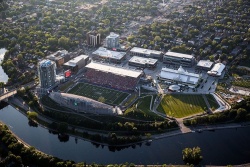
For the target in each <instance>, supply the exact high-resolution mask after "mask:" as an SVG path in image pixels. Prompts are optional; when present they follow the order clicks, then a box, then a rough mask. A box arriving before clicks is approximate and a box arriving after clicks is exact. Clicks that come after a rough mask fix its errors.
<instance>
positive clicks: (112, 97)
mask: <svg viewBox="0 0 250 167" xmlns="http://www.w3.org/2000/svg"><path fill="white" fill-rule="evenodd" d="M67 93H71V94H75V95H79V96H84V97H88V98H90V99H93V100H97V101H98V99H99V98H100V97H103V98H104V99H105V100H104V103H106V104H110V105H119V104H120V103H121V102H122V101H123V100H124V99H125V98H126V97H127V96H128V95H129V94H128V93H125V92H121V91H118V90H114V89H109V88H105V87H101V86H96V85H92V84H88V83H78V84H77V85H76V86H75V87H73V88H72V89H71V90H69V91H68V92H67Z"/></svg>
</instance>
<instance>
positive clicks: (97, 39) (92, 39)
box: [86, 31, 101, 46]
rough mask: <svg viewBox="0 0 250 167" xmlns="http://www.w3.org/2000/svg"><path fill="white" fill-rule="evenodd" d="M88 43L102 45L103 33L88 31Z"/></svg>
mask: <svg viewBox="0 0 250 167" xmlns="http://www.w3.org/2000/svg"><path fill="white" fill-rule="evenodd" d="M86 36H87V45H90V46H100V45H101V34H100V33H98V32H97V31H90V32H88V33H87V35H86Z"/></svg>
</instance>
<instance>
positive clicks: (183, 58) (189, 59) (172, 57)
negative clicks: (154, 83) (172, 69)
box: [163, 52, 195, 67]
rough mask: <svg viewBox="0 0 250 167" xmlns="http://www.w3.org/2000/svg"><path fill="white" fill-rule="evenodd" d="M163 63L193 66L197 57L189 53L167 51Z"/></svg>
mask: <svg viewBox="0 0 250 167" xmlns="http://www.w3.org/2000/svg"><path fill="white" fill-rule="evenodd" d="M163 63H167V64H173V65H181V66H185V67H191V66H193V65H194V64H195V58H194V56H192V55H188V54H183V53H176V52H167V53H165V55H164V56H163Z"/></svg>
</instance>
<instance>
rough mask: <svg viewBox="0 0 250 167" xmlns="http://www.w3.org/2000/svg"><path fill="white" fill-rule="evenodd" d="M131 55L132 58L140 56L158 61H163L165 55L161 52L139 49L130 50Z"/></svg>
mask: <svg viewBox="0 0 250 167" xmlns="http://www.w3.org/2000/svg"><path fill="white" fill-rule="evenodd" d="M129 53H130V55H132V56H140V57H146V58H156V59H159V60H161V59H162V56H163V53H162V52H161V51H157V50H150V49H144V48H138V47H133V48H132V49H131V50H130V52H129Z"/></svg>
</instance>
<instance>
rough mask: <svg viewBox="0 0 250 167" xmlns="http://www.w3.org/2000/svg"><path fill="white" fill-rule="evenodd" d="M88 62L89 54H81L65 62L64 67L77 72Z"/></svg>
mask: <svg viewBox="0 0 250 167" xmlns="http://www.w3.org/2000/svg"><path fill="white" fill-rule="evenodd" d="M88 62H89V56H87V55H80V56H77V57H75V58H73V59H71V60H69V61H68V62H66V63H64V64H63V67H64V69H65V70H71V71H72V72H77V71H78V70H79V69H81V68H83V67H85V66H86V65H87V63H88Z"/></svg>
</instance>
